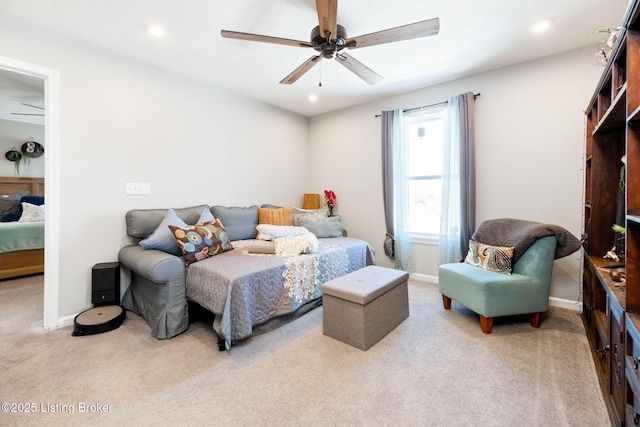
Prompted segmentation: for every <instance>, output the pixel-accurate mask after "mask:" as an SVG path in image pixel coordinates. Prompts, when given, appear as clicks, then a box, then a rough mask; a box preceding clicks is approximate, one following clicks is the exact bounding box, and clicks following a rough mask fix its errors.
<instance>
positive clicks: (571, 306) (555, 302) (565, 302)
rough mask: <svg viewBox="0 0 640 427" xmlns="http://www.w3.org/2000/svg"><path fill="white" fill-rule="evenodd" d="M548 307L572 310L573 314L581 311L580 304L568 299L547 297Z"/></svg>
mask: <svg viewBox="0 0 640 427" xmlns="http://www.w3.org/2000/svg"><path fill="white" fill-rule="evenodd" d="M549 305H552V306H554V307H559V308H566V309H567V310H572V311H575V312H580V311H582V302H580V301H574V300H570V299H563V298H556V297H549Z"/></svg>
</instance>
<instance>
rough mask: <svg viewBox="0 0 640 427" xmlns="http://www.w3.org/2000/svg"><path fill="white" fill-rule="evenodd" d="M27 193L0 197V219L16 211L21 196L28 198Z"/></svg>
mask: <svg viewBox="0 0 640 427" xmlns="http://www.w3.org/2000/svg"><path fill="white" fill-rule="evenodd" d="M28 195H29V192H28V191H23V192H22V193H17V194H3V195H0V218H2V217H3V216H5V215H6V214H8V213H12V212H15V211H17V210H18V207H19V206H20V199H22V197H23V196H28Z"/></svg>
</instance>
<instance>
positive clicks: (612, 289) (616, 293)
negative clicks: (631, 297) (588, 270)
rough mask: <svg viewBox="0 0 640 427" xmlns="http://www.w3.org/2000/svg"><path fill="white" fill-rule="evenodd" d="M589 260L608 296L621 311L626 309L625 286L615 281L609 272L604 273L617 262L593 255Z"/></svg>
mask: <svg viewBox="0 0 640 427" xmlns="http://www.w3.org/2000/svg"><path fill="white" fill-rule="evenodd" d="M589 260H590V261H591V263H592V264H593V266H594V267H595V268H594V271H595V273H596V275H597V276H598V280H600V283H602V284H603V285H604V289H605V291H606V292H607V294H608V295H609V298H610V299H614V300H615V301H617V302H618V305H619V306H620V307H621V308H622V310H623V311H624V310H626V301H625V290H626V289H625V286H624V285H623V286H620V283H619V282H615V281H614V280H613V279H612V278H611V276H610V275H609V274H606V273H607V272H608V271H609V268H611V266H612V265H616V264H618V263H617V262H615V261H613V260H610V259H605V258H601V257H594V256H591V257H589Z"/></svg>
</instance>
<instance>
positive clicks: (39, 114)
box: [11, 102, 44, 116]
mask: <svg viewBox="0 0 640 427" xmlns="http://www.w3.org/2000/svg"><path fill="white" fill-rule="evenodd" d="M20 104H21V105H26V106H27V107H33V108H37V109H39V110H44V107H38V106H37V105H31V104H25V103H24V102H21V103H20ZM11 114H14V115H16V116H44V113H11Z"/></svg>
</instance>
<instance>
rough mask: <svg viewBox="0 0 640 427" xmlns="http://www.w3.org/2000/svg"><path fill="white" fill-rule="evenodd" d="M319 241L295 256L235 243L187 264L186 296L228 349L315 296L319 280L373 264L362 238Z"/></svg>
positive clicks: (318, 291) (369, 248)
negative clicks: (207, 315) (207, 314)
mask: <svg viewBox="0 0 640 427" xmlns="http://www.w3.org/2000/svg"><path fill="white" fill-rule="evenodd" d="M318 241H319V243H320V249H319V250H318V251H317V252H315V253H312V254H308V255H307V254H303V255H298V256H277V255H266V254H254V253H250V252H249V251H248V250H247V248H246V245H248V244H251V241H244V242H234V247H235V249H233V250H231V251H228V252H224V253H222V254H218V255H216V256H214V257H211V258H208V259H206V260H203V261H200V262H197V263H194V264H191V265H190V266H189V267H188V269H187V277H186V291H187V298H188V299H190V300H191V301H194V302H197V303H198V304H200V305H201V306H203V307H205V308H206V309H208V310H209V311H211V312H213V313H214V314H215V315H216V318H215V321H214V329H215V330H216V332H217V333H218V335H219V336H220V338H222V339H223V340H224V341H225V345H226V347H227V348H229V347H230V346H231V343H232V342H235V341H239V340H242V339H245V338H247V337H249V336H251V335H252V333H253V329H254V327H255V326H257V325H260V324H262V323H264V322H266V321H268V320H270V319H273V318H276V317H279V316H283V315H286V314H289V313H292V312H294V311H296V310H298V309H299V308H300V307H302V306H303V305H305V304H306V303H308V302H310V301H313V300H317V299H319V298H320V297H321V296H322V294H321V292H320V285H321V284H323V283H325V282H327V281H329V280H332V279H334V278H336V277H340V276H343V275H345V274H347V273H350V272H352V271H355V270H358V269H360V268H363V267H365V266H367V265H372V264H374V263H375V257H374V251H373V248H372V247H371V246H370V245H369V244H368V243H366V242H364V241H362V240H359V239H353V238H349V237H337V238H326V239H318Z"/></svg>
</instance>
